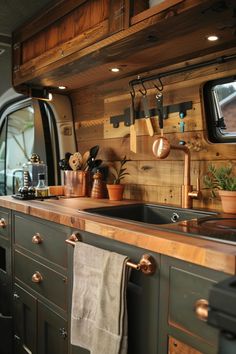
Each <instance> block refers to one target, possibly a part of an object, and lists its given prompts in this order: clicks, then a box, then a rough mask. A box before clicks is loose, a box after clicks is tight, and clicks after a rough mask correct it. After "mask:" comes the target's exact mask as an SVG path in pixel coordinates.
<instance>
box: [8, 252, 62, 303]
mask: <svg viewBox="0 0 236 354" xmlns="http://www.w3.org/2000/svg"><path fill="white" fill-rule="evenodd" d="M33 275H34V278H35V281H38V282H34V281H33V280H32V277H33ZM15 278H16V281H17V280H20V281H21V282H23V283H25V284H26V285H28V286H29V287H30V288H31V289H33V290H34V291H36V292H37V293H38V294H40V295H42V296H44V297H45V298H47V299H48V300H49V301H51V302H53V303H54V304H55V305H57V306H59V307H61V308H62V309H63V310H66V309H67V278H66V277H65V276H62V275H61V274H60V273H57V272H55V271H53V270H52V269H50V268H48V267H46V266H44V265H43V264H41V263H39V262H36V261H35V260H33V259H31V258H30V257H27V256H25V255H23V254H22V253H20V252H19V251H17V250H16V251H15Z"/></svg>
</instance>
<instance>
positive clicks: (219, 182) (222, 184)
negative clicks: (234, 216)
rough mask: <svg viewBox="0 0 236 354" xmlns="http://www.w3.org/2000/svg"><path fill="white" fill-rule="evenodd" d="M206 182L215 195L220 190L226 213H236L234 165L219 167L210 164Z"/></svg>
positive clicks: (205, 177) (205, 178)
mask: <svg viewBox="0 0 236 354" xmlns="http://www.w3.org/2000/svg"><path fill="white" fill-rule="evenodd" d="M204 184H205V186H206V187H207V188H210V189H211V193H212V196H213V197H215V196H216V191H218V193H219V196H220V198H221V203H222V209H223V211H224V212H225V213H236V177H235V176H234V175H233V166H232V165H228V166H222V167H218V168H216V166H214V165H210V166H209V167H208V172H207V174H206V175H205V176H204Z"/></svg>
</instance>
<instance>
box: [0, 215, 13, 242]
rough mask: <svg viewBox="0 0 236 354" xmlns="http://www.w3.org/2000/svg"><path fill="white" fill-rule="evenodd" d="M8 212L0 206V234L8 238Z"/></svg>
mask: <svg viewBox="0 0 236 354" xmlns="http://www.w3.org/2000/svg"><path fill="white" fill-rule="evenodd" d="M10 229H11V228H10V212H8V211H5V210H3V209H2V208H0V236H2V237H4V238H6V239H8V240H10Z"/></svg>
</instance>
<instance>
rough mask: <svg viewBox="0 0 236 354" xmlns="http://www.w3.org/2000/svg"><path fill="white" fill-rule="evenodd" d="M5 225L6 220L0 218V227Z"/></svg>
mask: <svg viewBox="0 0 236 354" xmlns="http://www.w3.org/2000/svg"><path fill="white" fill-rule="evenodd" d="M6 226H7V223H6V220H5V219H4V218H1V219H0V227H1V228H2V229H4V228H5V227H6Z"/></svg>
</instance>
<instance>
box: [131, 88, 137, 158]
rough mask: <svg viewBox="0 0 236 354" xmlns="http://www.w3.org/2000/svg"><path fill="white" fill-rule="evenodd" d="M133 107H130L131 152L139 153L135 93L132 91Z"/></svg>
mask: <svg viewBox="0 0 236 354" xmlns="http://www.w3.org/2000/svg"><path fill="white" fill-rule="evenodd" d="M130 96H131V105H130V150H131V151H133V152H135V153H136V152H137V135H136V130H135V110H134V97H135V92H132V91H130Z"/></svg>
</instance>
